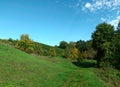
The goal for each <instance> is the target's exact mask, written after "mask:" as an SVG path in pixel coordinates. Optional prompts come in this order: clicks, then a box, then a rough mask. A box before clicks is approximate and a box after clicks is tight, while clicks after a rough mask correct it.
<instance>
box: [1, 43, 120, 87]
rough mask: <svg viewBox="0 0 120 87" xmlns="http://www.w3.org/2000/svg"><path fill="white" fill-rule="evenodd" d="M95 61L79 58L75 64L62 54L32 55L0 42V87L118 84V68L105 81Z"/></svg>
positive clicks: (113, 86)
mask: <svg viewBox="0 0 120 87" xmlns="http://www.w3.org/2000/svg"><path fill="white" fill-rule="evenodd" d="M95 62H96V61H94V60H83V61H82V62H81V63H80V65H79V66H76V64H75V63H74V62H71V60H67V59H65V58H62V57H53V58H51V57H48V56H36V55H32V54H27V53H25V52H22V51H20V50H18V49H15V48H12V47H10V46H8V45H2V44H0V87H119V86H120V85H119V82H120V81H119V80H120V78H119V77H118V76H116V75H117V74H116V73H118V72H117V71H115V73H114V75H113V74H112V73H111V75H112V76H114V77H115V78H114V77H113V78H114V79H110V80H109V82H107V81H108V80H106V81H105V80H104V79H107V78H108V77H105V75H106V74H105V75H104V74H101V72H102V70H98V69H97V68H95V67H94V64H95ZM100 75H103V76H104V77H105V78H104V79H103V78H101V76H100ZM112 76H111V77H112ZM113 80H114V81H115V82H116V83H114V82H113ZM111 81H112V83H111Z"/></svg>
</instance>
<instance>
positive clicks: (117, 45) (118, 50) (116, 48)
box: [112, 21, 120, 69]
mask: <svg viewBox="0 0 120 87" xmlns="http://www.w3.org/2000/svg"><path fill="white" fill-rule="evenodd" d="M112 47H113V52H112V54H113V55H112V64H113V66H114V67H115V68H117V69H120V21H119V23H118V27H117V30H116V31H115V33H114V38H113V40H112Z"/></svg>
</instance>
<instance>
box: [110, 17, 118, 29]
mask: <svg viewBox="0 0 120 87" xmlns="http://www.w3.org/2000/svg"><path fill="white" fill-rule="evenodd" d="M119 20H120V16H118V17H116V18H115V19H113V20H111V21H109V22H108V23H109V24H111V25H114V26H115V28H116V27H117V25H118V22H119Z"/></svg>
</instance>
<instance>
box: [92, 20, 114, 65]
mask: <svg viewBox="0 0 120 87" xmlns="http://www.w3.org/2000/svg"><path fill="white" fill-rule="evenodd" d="M113 35H114V27H113V26H112V25H110V24H107V23H105V22H104V23H101V24H99V25H98V26H97V27H96V31H95V32H94V33H93V34H92V40H93V42H92V46H93V48H94V49H95V50H96V51H97V54H96V59H97V66H98V67H100V63H101V62H106V61H103V60H105V59H104V58H108V57H109V56H107V55H108V54H109V53H108V54H106V53H105V52H106V51H107V50H108V49H109V46H110V45H109V44H108V43H110V42H111V39H112V37H113Z"/></svg>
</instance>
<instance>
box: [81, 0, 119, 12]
mask: <svg viewBox="0 0 120 87" xmlns="http://www.w3.org/2000/svg"><path fill="white" fill-rule="evenodd" d="M83 8H84V10H85V9H88V10H90V11H91V12H93V11H96V10H100V9H112V10H119V9H120V0H92V2H91V3H90V2H87V3H85V5H84V7H83Z"/></svg>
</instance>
